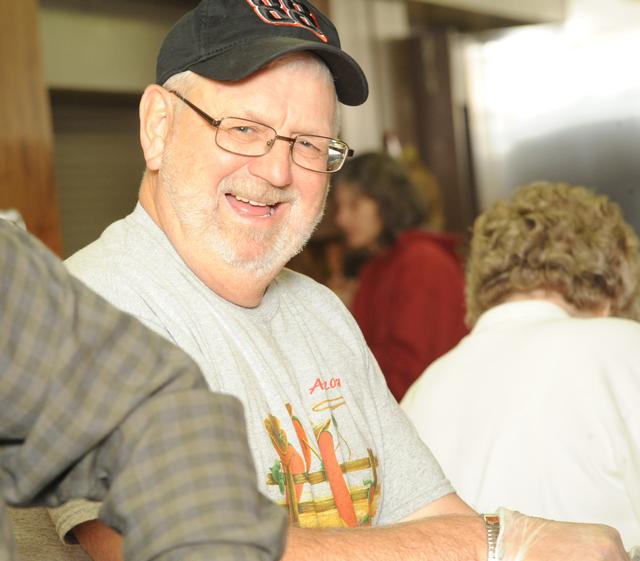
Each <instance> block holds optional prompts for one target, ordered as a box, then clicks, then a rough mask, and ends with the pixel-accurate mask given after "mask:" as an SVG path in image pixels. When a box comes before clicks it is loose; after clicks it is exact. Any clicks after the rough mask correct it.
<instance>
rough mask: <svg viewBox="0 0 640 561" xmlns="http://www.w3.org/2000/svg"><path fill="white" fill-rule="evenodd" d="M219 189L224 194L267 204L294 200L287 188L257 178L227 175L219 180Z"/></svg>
mask: <svg viewBox="0 0 640 561" xmlns="http://www.w3.org/2000/svg"><path fill="white" fill-rule="evenodd" d="M220 191H221V192H222V193H224V194H225V195H227V194H228V195H233V196H234V197H240V198H242V199H249V200H250V201H256V202H260V203H265V204H267V205H275V204H278V203H290V202H292V201H293V200H294V196H293V195H292V194H291V193H290V192H289V190H288V189H287V190H283V189H278V188H277V187H274V186H273V185H271V184H270V183H267V182H266V181H260V180H259V179H250V178H230V177H227V178H225V179H223V180H222V181H221V182H220Z"/></svg>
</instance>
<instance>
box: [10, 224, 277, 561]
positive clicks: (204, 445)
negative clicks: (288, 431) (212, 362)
mask: <svg viewBox="0 0 640 561" xmlns="http://www.w3.org/2000/svg"><path fill="white" fill-rule="evenodd" d="M2 222H3V221H0V271H2V273H1V276H0V309H1V310H2V321H1V322H0V372H1V373H2V376H1V378H0V400H1V401H0V442H1V443H2V444H1V447H0V468H1V470H2V471H1V474H2V475H1V480H0V485H1V487H0V490H1V492H2V496H3V497H4V498H5V500H7V501H8V502H9V503H11V504H13V505H27V504H35V503H39V504H46V505H49V506H54V505H58V504H60V503H61V502H64V501H66V500H69V499H71V498H74V497H79V496H84V497H87V498H91V499H96V500H104V504H103V508H102V511H101V518H102V519H103V520H104V521H105V522H106V523H107V524H109V525H110V526H112V527H114V528H116V529H117V530H119V531H121V532H122V533H123V534H124V536H125V558H126V559H131V560H133V559H135V560H136V561H141V560H146V559H159V560H160V559H162V560H163V561H164V560H173V559H182V560H191V559H193V560H196V559H202V560H204V559H207V560H210V559H221V560H226V559H229V560H231V559H233V560H236V559H237V560H240V559H265V560H266V559H276V558H279V557H280V555H281V553H282V548H283V541H282V540H283V534H284V528H285V524H286V522H285V513H284V512H282V511H281V509H280V508H278V507H277V506H275V505H273V504H272V503H270V502H269V501H268V500H267V499H266V498H264V497H263V496H262V495H261V494H260V493H259V492H258V490H257V485H256V481H255V471H254V467H253V463H252V460H251V455H250V452H249V449H248V445H247V440H246V430H245V425H244V417H243V414H242V406H241V405H240V403H239V402H238V401H237V400H236V399H235V398H233V397H230V396H224V395H220V394H213V393H211V392H209V391H208V389H207V388H206V383H205V382H204V380H203V378H202V376H201V374H200V372H199V370H198V369H197V367H196V365H195V363H194V362H193V361H192V360H191V359H190V358H188V357H187V356H186V355H185V354H184V353H183V352H182V351H180V350H179V349H177V348H176V347H174V346H173V345H171V344H170V343H168V342H167V341H165V340H164V339H162V338H161V337H160V336H158V335H156V334H154V333H152V332H151V331H150V330H148V329H147V328H145V327H144V326H143V325H142V324H141V323H139V322H138V321H137V320H136V319H134V318H133V317H131V316H129V315H127V314H124V313H122V312H119V311H117V310H116V309H115V308H113V307H112V306H111V305H109V304H108V303H107V302H106V301H104V300H103V299H102V298H100V297H99V296H98V295H96V294H95V293H93V292H92V291H90V290H89V289H88V288H86V287H85V286H84V285H83V284H82V283H80V282H79V281H77V280H75V279H73V278H72V277H71V276H70V275H69V274H68V273H67V272H66V270H65V269H64V266H63V265H62V264H61V263H60V262H59V261H58V260H57V259H56V258H55V257H54V256H53V255H51V254H50V253H49V252H48V251H47V250H46V249H45V248H44V247H43V246H42V245H41V244H40V243H39V242H37V241H35V240H33V239H32V238H31V237H30V236H28V235H27V234H25V233H23V232H22V231H20V230H19V229H18V228H15V227H14V226H11V225H8V224H4V223H2ZM0 557H1V555H0Z"/></svg>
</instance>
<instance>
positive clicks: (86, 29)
mask: <svg viewBox="0 0 640 561" xmlns="http://www.w3.org/2000/svg"><path fill="white" fill-rule="evenodd" d="M183 12H184V10H175V9H173V10H170V9H165V10H163V11H161V12H160V13H159V14H158V12H157V10H156V11H155V12H154V17H153V18H149V17H148V16H145V15H144V14H136V13H116V12H113V13H109V12H105V11H104V10H102V11H98V10H91V9H90V8H87V9H83V10H78V9H68V8H60V7H55V8H53V7H46V6H42V7H41V8H40V11H39V18H40V30H41V31H40V33H41V40H42V53H43V65H44V77H45V83H46V85H47V86H48V87H50V88H56V89H66V90H92V91H111V92H139V91H142V90H143V89H144V87H145V86H146V85H147V84H149V83H150V82H153V81H154V80H155V61H156V56H157V53H158V48H159V46H160V43H161V42H162V39H163V37H164V36H165V34H166V33H167V31H168V30H169V28H170V26H171V25H172V24H173V22H174V21H176V20H177V19H178V18H179V17H180V15H181V14H182V13H183Z"/></svg>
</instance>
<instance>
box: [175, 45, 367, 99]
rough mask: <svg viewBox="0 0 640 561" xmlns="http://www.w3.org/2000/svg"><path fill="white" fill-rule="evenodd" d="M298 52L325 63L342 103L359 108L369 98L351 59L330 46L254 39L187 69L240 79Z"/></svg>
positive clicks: (356, 64) (363, 78) (364, 82)
mask: <svg viewBox="0 0 640 561" xmlns="http://www.w3.org/2000/svg"><path fill="white" fill-rule="evenodd" d="M299 51H311V52H312V53H315V54H316V55H318V57H320V58H321V59H322V60H323V61H324V63H325V64H326V65H327V67H328V68H329V70H330V71H331V74H332V75H333V78H334V81H335V87H336V93H337V95H338V99H339V100H340V101H341V102H342V103H344V104H345V105H360V104H361V103H364V102H365V101H366V99H367V97H368V95H369V86H368V84H367V79H366V77H365V75H364V72H363V71H362V69H361V68H360V66H359V65H358V63H357V62H356V61H355V60H354V59H353V58H351V57H350V56H349V55H348V54H346V53H345V52H344V51H342V50H340V49H338V48H336V47H334V46H332V45H327V44H324V43H318V42H317V41H306V40H304V39H299V38H295V37H263V38H254V39H252V40H251V41H247V42H245V43H241V44H236V45H234V46H233V47H231V48H228V49H225V50H224V51H221V52H220V53H217V54H216V55H214V56H209V57H207V58H206V59H203V60H201V61H199V62H196V63H194V64H191V65H189V68H188V69H189V70H192V71H193V72H195V73H196V74H200V75H201V76H205V77H206V78H211V79H213V80H241V79H242V78H246V77H247V76H249V75H250V74H253V73H254V72H256V71H257V70H259V69H260V68H262V67H263V66H264V65H265V64H268V63H269V62H271V61H273V60H275V59H277V58H279V57H281V56H283V55H285V54H287V53H293V52H299ZM185 70H186V69H185Z"/></svg>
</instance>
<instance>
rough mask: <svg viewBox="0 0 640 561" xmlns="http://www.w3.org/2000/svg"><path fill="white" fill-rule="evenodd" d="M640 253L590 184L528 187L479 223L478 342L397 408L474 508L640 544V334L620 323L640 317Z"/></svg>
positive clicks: (474, 320) (472, 340)
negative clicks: (584, 525) (593, 525)
mask: <svg viewBox="0 0 640 561" xmlns="http://www.w3.org/2000/svg"><path fill="white" fill-rule="evenodd" d="M638 251H639V244H638V239H637V237H636V235H635V233H634V232H633V230H632V229H631V227H630V226H629V225H628V224H626V223H625V221H624V219H623V218H622V213H621V212H620V209H619V207H618V205H616V204H615V203H613V202H611V201H610V200H609V199H607V197H604V196H602V195H596V194H595V193H592V192H590V191H589V190H587V189H585V188H583V187H573V186H569V185H565V184H547V183H536V184H532V185H528V186H526V187H524V188H523V189H520V190H518V191H517V192H516V193H515V194H514V195H513V196H512V197H511V198H510V200H508V201H500V202H498V203H497V204H496V205H495V206H494V207H493V208H491V209H489V210H488V211H487V212H485V213H484V214H483V215H482V216H481V217H480V218H478V220H477V221H476V224H475V226H474V230H473V239H472V242H471V252H470V255H469V261H468V264H467V306H468V320H469V323H470V324H471V325H473V326H474V328H473V331H472V333H471V335H469V336H468V337H467V338H466V339H464V340H463V341H462V342H461V343H460V344H459V345H458V346H457V347H456V348H455V349H454V350H452V351H451V352H450V353H448V354H447V355H445V356H444V357H443V358H441V359H440V360H439V361H438V362H436V363H434V364H433V365H432V366H431V367H429V368H427V370H426V371H425V373H424V374H423V375H422V377H421V378H420V379H419V381H418V382H416V383H415V384H414V385H413V386H412V388H411V389H410V391H409V392H408V394H407V395H406V396H405V398H404V400H403V401H402V407H403V408H404V410H405V411H406V412H407V414H408V415H409V418H410V419H411V420H412V421H414V423H415V424H416V426H417V427H418V431H419V433H420V435H421V436H422V437H423V439H424V441H425V442H426V443H427V444H428V445H429V446H430V447H431V449H432V450H433V452H434V453H435V454H436V456H437V458H438V459H439V460H440V462H441V463H442V466H443V468H444V469H445V471H446V473H447V475H448V476H449V477H450V478H451V481H452V482H453V484H454V485H455V487H456V489H457V490H458V492H459V493H460V494H461V496H462V497H463V498H464V499H465V500H467V501H469V503H470V504H472V505H473V506H474V507H476V508H479V509H490V508H493V507H495V506H496V505H504V506H508V507H510V508H516V509H518V510H522V511H524V512H527V513H531V514H535V515H537V516H545V517H550V518H554V519H560V520H576V521H581V522H602V523H606V524H610V525H611V526H614V527H615V528H617V529H618V530H619V531H620V533H621V535H622V537H623V540H624V543H625V545H626V546H627V547H631V546H632V545H635V544H640V407H639V406H638V404H639V403H640V324H639V323H637V322H636V321H629V320H628V319H621V318H620V317H612V316H620V315H624V316H631V317H633V318H635V319H639V318H640V314H639V313H638V312H639V310H638V306H639V304H640V302H638V296H639V293H638V288H639V286H640V255H639V254H638ZM487 403H496V404H499V407H495V408H494V409H492V410H491V411H490V412H488V411H486V410H485V407H486V404H487ZM453 404H455V407H452V405H453ZM479 418H481V419H482V422H481V423H479V422H477V421H478V419H479ZM469 466H484V469H482V470H473V469H469ZM491 505H493V506H491Z"/></svg>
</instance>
